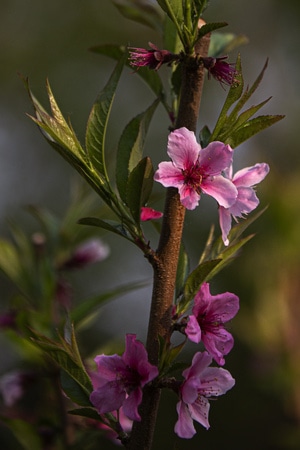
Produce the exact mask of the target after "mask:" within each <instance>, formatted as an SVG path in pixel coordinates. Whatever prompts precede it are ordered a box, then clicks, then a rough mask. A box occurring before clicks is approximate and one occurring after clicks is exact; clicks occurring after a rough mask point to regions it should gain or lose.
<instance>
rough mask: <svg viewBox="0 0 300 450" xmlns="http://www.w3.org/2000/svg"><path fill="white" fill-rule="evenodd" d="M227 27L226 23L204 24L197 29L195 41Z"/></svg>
mask: <svg viewBox="0 0 300 450" xmlns="http://www.w3.org/2000/svg"><path fill="white" fill-rule="evenodd" d="M227 25H228V23H227V22H215V23H206V24H205V25H203V26H202V27H201V28H200V29H199V31H198V36H197V39H201V38H202V37H203V36H205V35H206V34H208V33H211V32H212V31H215V30H218V29H220V28H224V27H227Z"/></svg>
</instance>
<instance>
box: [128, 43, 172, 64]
mask: <svg viewBox="0 0 300 450" xmlns="http://www.w3.org/2000/svg"><path fill="white" fill-rule="evenodd" d="M149 47H150V49H149V50H147V49H145V48H136V47H129V59H130V65H131V66H133V67H137V68H138V69H139V68H140V67H145V66H147V67H149V69H154V70H158V69H159V68H160V67H161V65H162V64H168V63H171V62H172V61H175V60H177V59H178V55H174V54H173V53H171V52H169V51H168V50H160V49H159V48H158V47H156V45H154V44H152V43H151V42H149Z"/></svg>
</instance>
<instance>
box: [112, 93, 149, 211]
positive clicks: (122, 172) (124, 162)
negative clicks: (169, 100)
mask: <svg viewBox="0 0 300 450" xmlns="http://www.w3.org/2000/svg"><path fill="white" fill-rule="evenodd" d="M157 105H158V100H156V101H155V102H154V103H152V105H150V107H149V108H148V109H147V110H146V111H144V112H143V113H141V114H139V115H138V116H136V117H134V118H133V119H132V120H131V121H130V122H129V123H128V125H127V126H126V127H125V129H124V131H123V133H122V135H121V138H120V141H119V145H118V153H117V164H116V182H117V187H118V191H119V194H120V197H121V199H122V200H123V201H124V202H125V203H126V191H127V182H128V177H129V174H130V172H131V171H132V170H133V168H134V167H136V165H137V164H138V163H139V162H140V160H141V159H142V156H143V148H144V143H145V138H146V135H147V132H148V128H149V125H150V122H151V119H152V116H153V113H154V111H155V110H156V107H157Z"/></svg>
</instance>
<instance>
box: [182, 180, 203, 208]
mask: <svg viewBox="0 0 300 450" xmlns="http://www.w3.org/2000/svg"><path fill="white" fill-rule="evenodd" d="M178 192H179V195H180V201H181V203H182V204H183V206H184V207H185V208H186V209H190V210H193V209H195V208H196V207H197V206H198V205H199V200H200V195H199V194H198V192H196V191H195V190H194V189H193V188H191V187H190V186H187V185H186V184H183V185H182V186H179V188H178Z"/></svg>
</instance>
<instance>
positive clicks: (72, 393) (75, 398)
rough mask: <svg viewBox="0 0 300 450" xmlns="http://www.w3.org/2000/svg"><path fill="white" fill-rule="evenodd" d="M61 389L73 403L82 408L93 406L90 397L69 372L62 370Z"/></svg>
mask: <svg viewBox="0 0 300 450" xmlns="http://www.w3.org/2000/svg"><path fill="white" fill-rule="evenodd" d="M60 382H61V387H62V389H63V391H64V392H65V394H66V395H67V396H68V397H69V399H71V400H72V402H74V403H76V404H77V405H81V406H91V402H90V400H89V396H88V395H87V393H86V391H85V390H84V389H83V388H82V386H80V384H79V383H78V382H77V381H75V380H74V378H73V377H71V376H70V375H69V374H68V373H67V372H65V371H64V370H61V373H60Z"/></svg>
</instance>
